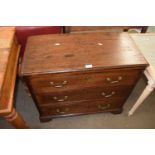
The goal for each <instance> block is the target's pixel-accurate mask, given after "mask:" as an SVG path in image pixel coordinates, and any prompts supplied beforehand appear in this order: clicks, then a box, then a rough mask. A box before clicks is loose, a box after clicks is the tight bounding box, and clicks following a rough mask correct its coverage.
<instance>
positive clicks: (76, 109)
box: [39, 98, 125, 117]
mask: <svg viewBox="0 0 155 155" xmlns="http://www.w3.org/2000/svg"><path fill="white" fill-rule="evenodd" d="M124 101H125V100H124V99H123V98H122V99H120V100H118V101H115V102H114V101H113V102H112V101H111V102H105V100H94V101H84V102H76V103H75V102H74V103H66V104H63V105H61V104H59V105H50V106H42V107H40V109H39V111H40V115H41V117H42V116H53V117H55V116H67V115H76V114H77V115H78V114H86V113H96V112H104V111H112V110H113V109H119V108H121V106H122V105H123V103H124Z"/></svg>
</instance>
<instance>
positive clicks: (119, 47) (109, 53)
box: [21, 33, 147, 75]
mask: <svg viewBox="0 0 155 155" xmlns="http://www.w3.org/2000/svg"><path fill="white" fill-rule="evenodd" d="M146 65H147V62H146V60H145V58H144V57H143V56H142V54H141V53H140V52H139V50H138V49H137V47H136V45H135V44H134V42H133V41H132V39H131V38H130V36H129V35H128V33H80V34H52V35H40V36H32V37H29V39H28V42H27V46H26V51H25V54H24V58H23V62H22V66H21V74H22V75H28V74H37V73H48V72H51V73H52V72H53V73H57V72H64V71H66V72H67V71H78V70H85V69H87V68H93V69H94V68H111V67H131V66H146Z"/></svg>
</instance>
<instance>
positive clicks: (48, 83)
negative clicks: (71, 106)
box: [28, 69, 141, 92]
mask: <svg viewBox="0 0 155 155" xmlns="http://www.w3.org/2000/svg"><path fill="white" fill-rule="evenodd" d="M140 74H141V70H139V69H111V70H102V71H100V72H91V71H90V72H89V71H87V72H70V73H57V74H41V75H35V76H29V77H28V80H29V82H30V84H31V86H32V88H33V89H36V90H37V91H41V92H43V89H46V88H47V87H48V88H50V89H51V91H52V90H53V91H57V90H60V89H61V90H66V89H78V88H81V87H82V88H83V87H93V86H95V87H96V86H116V85H133V84H134V83H135V82H136V81H137V79H138V78H139V75H140Z"/></svg>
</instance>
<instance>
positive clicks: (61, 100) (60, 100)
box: [53, 96, 68, 102]
mask: <svg viewBox="0 0 155 155" xmlns="http://www.w3.org/2000/svg"><path fill="white" fill-rule="evenodd" d="M53 99H54V100H56V101H58V102H63V101H65V100H67V99H68V96H64V98H62V99H58V97H56V96H54V97H53Z"/></svg>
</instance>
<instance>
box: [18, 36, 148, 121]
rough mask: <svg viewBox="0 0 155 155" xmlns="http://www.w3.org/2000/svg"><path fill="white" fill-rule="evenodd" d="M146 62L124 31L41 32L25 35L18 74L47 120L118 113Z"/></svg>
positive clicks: (41, 118) (43, 117) (41, 114)
mask: <svg viewBox="0 0 155 155" xmlns="http://www.w3.org/2000/svg"><path fill="white" fill-rule="evenodd" d="M87 64H88V66H87V67H88V68H87V67H86V66H85V65H87ZM91 65H92V66H91ZM147 65H148V64H147V61H146V60H145V59H144V57H143V56H142V55H141V53H140V52H139V50H138V49H137V48H136V46H135V44H134V43H133V42H132V39H131V38H130V37H129V35H128V34H127V33H84V34H59V35H43V36H33V37H30V38H29V39H28V43H27V47H26V52H25V55H24V59H23V62H22V65H21V73H20V75H21V76H22V78H23V80H24V82H25V83H26V85H27V86H28V88H29V91H30V93H31V95H32V98H33V99H34V101H35V103H36V106H37V108H38V111H39V113H40V120H41V121H48V120H50V119H51V118H53V117H58V116H71V115H79V114H88V113H96V112H113V113H120V112H121V111H122V109H123V104H124V103H125V101H126V99H127V98H128V96H129V95H130V93H131V91H132V89H133V88H134V86H135V84H136V82H137V81H138V79H139V78H140V76H141V74H142V71H143V70H144V69H145V67H146V66H147ZM90 66H91V67H90ZM89 67H90V68H89ZM120 77H121V78H120ZM107 78H108V80H107ZM109 79H110V80H109ZM113 92H114V93H113ZM66 96H67V97H66Z"/></svg>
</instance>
